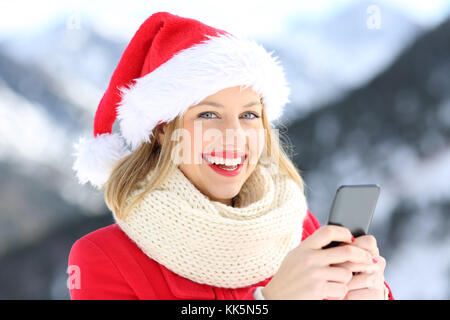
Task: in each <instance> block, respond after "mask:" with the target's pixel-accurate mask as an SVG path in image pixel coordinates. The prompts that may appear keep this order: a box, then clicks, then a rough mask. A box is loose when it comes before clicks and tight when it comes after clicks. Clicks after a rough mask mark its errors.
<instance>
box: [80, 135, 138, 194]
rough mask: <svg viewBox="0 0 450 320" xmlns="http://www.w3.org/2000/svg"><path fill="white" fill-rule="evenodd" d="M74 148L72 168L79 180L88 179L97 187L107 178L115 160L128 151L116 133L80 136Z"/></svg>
mask: <svg viewBox="0 0 450 320" xmlns="http://www.w3.org/2000/svg"><path fill="white" fill-rule="evenodd" d="M74 148H75V150H76V152H75V153H74V154H73V155H75V157H76V160H75V162H74V164H73V167H72V168H73V170H75V172H76V175H77V178H78V180H79V182H80V183H81V184H85V183H86V182H88V181H89V182H90V183H91V184H92V185H94V186H96V187H98V188H99V187H101V186H102V185H103V184H104V183H105V182H106V181H107V180H108V178H109V175H110V174H111V171H112V169H113V167H114V165H115V164H116V162H117V161H118V160H120V159H121V158H123V157H124V156H126V155H127V154H129V153H130V151H129V150H128V149H127V148H126V146H125V143H124V140H123V139H122V138H121V137H120V136H119V135H118V134H117V133H113V134H109V133H105V134H100V135H98V136H97V137H95V138H94V137H89V138H86V137H80V139H79V141H78V143H76V144H74Z"/></svg>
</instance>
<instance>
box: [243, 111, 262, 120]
mask: <svg viewBox="0 0 450 320" xmlns="http://www.w3.org/2000/svg"><path fill="white" fill-rule="evenodd" d="M247 114H250V115H253V118H247V119H249V120H251V119H258V118H259V115H257V114H256V113H254V112H248V113H246V114H244V116H245V115H247Z"/></svg>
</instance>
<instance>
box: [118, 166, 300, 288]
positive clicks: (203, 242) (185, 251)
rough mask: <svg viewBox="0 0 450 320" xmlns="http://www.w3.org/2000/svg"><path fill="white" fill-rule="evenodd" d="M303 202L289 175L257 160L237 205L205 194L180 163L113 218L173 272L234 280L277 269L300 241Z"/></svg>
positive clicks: (231, 284) (233, 284)
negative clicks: (123, 215) (124, 212)
mask: <svg viewBox="0 0 450 320" xmlns="http://www.w3.org/2000/svg"><path fill="white" fill-rule="evenodd" d="M146 179H148V177H147V178H146ZM146 179H144V182H145V181H146ZM143 187H144V186H142V188H143ZM140 188H141V187H140ZM140 188H138V189H137V190H136V191H135V192H140V191H142V190H141V189H140ZM306 210H307V202H306V199H305V195H304V193H303V192H302V191H301V189H300V188H299V187H298V185H297V184H296V183H295V182H294V180H292V179H291V178H290V177H289V176H288V175H287V173H285V171H282V169H276V168H275V166H274V165H273V164H272V165H263V164H262V163H261V162H259V164H258V165H257V166H256V168H255V170H254V171H253V172H252V174H251V175H250V176H249V178H248V179H247V181H246V182H245V183H244V185H243V186H242V188H241V191H240V193H239V194H238V195H237V197H236V198H235V206H234V207H232V206H227V205H225V204H223V203H221V202H217V201H212V200H210V199H209V198H208V197H207V196H205V195H204V194H203V193H201V192H200V191H199V190H198V189H197V188H196V187H195V186H194V185H193V184H192V183H191V181H190V180H189V179H188V178H187V177H186V176H185V175H184V174H183V172H182V171H181V170H180V169H179V168H177V169H176V171H175V173H174V174H173V175H171V176H170V178H169V179H168V180H166V182H165V183H163V184H162V185H161V186H160V187H159V188H158V189H155V190H153V191H152V192H149V193H148V194H147V195H146V196H145V198H144V199H143V201H141V202H140V203H139V204H138V205H136V206H135V207H134V208H133V210H132V211H131V212H130V214H129V215H128V216H127V217H126V218H125V219H124V220H120V219H118V218H117V217H116V216H115V215H114V218H115V220H116V222H117V223H118V225H119V226H120V227H121V229H122V230H123V231H124V232H125V233H126V234H127V235H128V237H129V238H130V239H131V240H133V241H134V242H135V243H136V244H137V246H138V247H139V248H141V250H142V251H143V252H144V253H145V254H146V255H147V256H149V257H150V258H152V259H154V260H155V261H157V262H159V263H160V264H162V265H164V266H165V267H166V268H168V269H169V270H171V271H173V272H174V273H176V274H178V275H180V276H182V277H185V278H188V279H190V280H192V281H194V282H197V283H204V284H209V285H212V286H216V287H223V288H239V287H246V286H249V285H252V284H255V283H257V282H260V281H262V280H265V279H267V278H268V277H270V276H272V275H274V274H275V272H276V271H277V270H278V268H279V267H280V264H281V262H282V261H283V259H284V258H285V256H286V254H287V253H288V252H289V251H290V250H292V249H293V248H294V247H296V246H297V245H298V244H299V243H300V241H301V237H302V231H303V219H304V217H305V215H306Z"/></svg>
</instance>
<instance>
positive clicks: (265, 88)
mask: <svg viewBox="0 0 450 320" xmlns="http://www.w3.org/2000/svg"><path fill="white" fill-rule="evenodd" d="M288 95H289V89H288V87H287V84H286V80H285V78H284V73H283V70H282V68H281V66H280V65H279V64H278V61H277V60H276V59H274V58H272V57H271V55H270V54H269V53H267V52H266V51H265V49H264V48H263V47H262V46H259V45H257V44H256V43H255V42H252V41H248V40H244V39H240V38H238V37H235V36H233V35H231V34H229V33H227V32H225V31H223V30H220V29H216V28H212V27H210V26H207V25H205V24H203V23H201V22H199V21H196V20H193V19H188V18H182V17H179V16H177V15H173V14H170V13H168V12H159V13H155V14H153V15H152V16H151V17H150V18H148V19H147V20H146V21H145V22H144V23H143V24H142V25H141V27H140V28H139V30H138V31H137V32H136V34H135V36H134V37H133V39H132V40H131V41H130V44H129V45H128V46H127V48H126V50H125V51H124V53H123V55H122V58H121V60H120V62H119V64H118V66H117V68H116V70H115V71H114V74H113V76H112V78H111V81H110V84H109V87H108V89H107V90H106V92H105V94H104V96H103V98H102V100H101V101H100V104H99V107H98V109H97V112H96V116H95V121H94V137H92V138H88V139H86V138H81V139H80V141H79V143H78V144H77V145H76V149H77V153H76V156H77V159H76V161H75V164H74V169H75V171H76V173H77V177H78V178H79V180H80V182H81V183H86V182H88V181H89V182H90V183H91V184H92V185H94V186H96V187H98V188H104V189H105V201H106V204H107V205H108V208H109V209H110V210H111V211H112V213H113V216H114V219H115V221H116V223H114V224H112V225H110V226H107V227H104V228H101V229H99V230H96V231H94V232H91V233H90V234H88V235H86V236H84V237H82V238H81V239H79V240H77V241H76V242H75V244H74V245H73V246H72V249H71V252H70V256H69V281H68V284H69V289H70V294H71V298H72V299H393V297H392V294H391V292H390V289H389V287H388V286H387V284H386V283H385V282H384V276H383V274H384V269H385V264H386V263H385V260H384V259H383V258H382V257H381V256H380V255H379V251H378V248H377V244H376V240H375V238H374V237H373V236H371V235H367V236H361V237H358V238H356V239H354V238H353V236H352V235H351V233H350V231H349V230H348V229H346V228H343V227H338V226H325V227H320V225H319V223H318V221H317V219H316V218H315V217H314V215H313V214H312V213H311V212H310V211H309V210H308V209H307V202H306V198H305V195H304V183H303V180H302V178H301V176H300V174H299V173H298V170H297V168H296V167H295V165H294V164H293V163H292V162H291V160H290V159H289V157H288V156H287V155H286V153H285V151H284V150H283V148H282V146H280V144H279V141H280V140H279V137H278V135H277V131H276V130H275V129H274V128H272V127H271V123H272V122H273V121H275V120H276V119H278V118H279V116H280V115H281V113H282V109H283V107H284V105H285V104H286V103H287V102H288V101H289V100H288ZM116 119H119V120H120V131H121V135H122V136H123V138H124V139H125V141H126V142H127V143H128V145H129V146H130V147H131V150H129V149H128V148H127V147H126V145H125V144H124V142H123V140H122V137H120V135H119V134H117V133H112V127H113V124H114V122H115V120H116ZM331 241H341V242H342V244H341V245H340V246H338V247H335V248H329V249H322V247H324V246H325V245H327V244H328V243H330V242H331Z"/></svg>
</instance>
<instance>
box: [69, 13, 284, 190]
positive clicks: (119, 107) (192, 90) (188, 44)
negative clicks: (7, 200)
mask: <svg viewBox="0 0 450 320" xmlns="http://www.w3.org/2000/svg"><path fill="white" fill-rule="evenodd" d="M272 53H273V51H272V52H270V53H268V52H267V51H266V50H265V49H264V48H263V47H262V46H261V45H259V44H257V43H256V42H254V41H250V40H247V39H243V38H240V37H236V36H234V35H232V34H230V33H228V32H226V31H223V30H220V29H216V28H213V27H210V26H208V25H205V24H203V23H201V22H199V21H197V20H194V19H189V18H183V17H180V16H178V15H174V14H170V13H168V12H158V13H155V14H153V15H151V16H150V17H149V18H148V19H147V20H146V21H145V22H144V23H143V24H142V25H141V26H140V27H139V29H138V30H137V32H136V34H135V35H134V36H133V38H132V39H131V41H130V43H129V44H128V46H127V47H126V49H125V51H124V52H123V54H122V57H121V59H120V61H119V64H118V65H117V67H116V69H115V71H114V73H113V75H112V77H111V81H110V83H109V86H108V88H107V89H106V92H105V93H104V95H103V97H102V99H101V101H100V103H99V105H98V108H97V111H96V114H95V119H94V135H93V137H89V138H86V137H81V138H80V139H79V141H78V142H77V143H76V144H75V145H74V147H75V150H76V152H75V153H74V155H75V157H76V160H75V163H74V165H73V169H74V170H75V171H76V175H77V177H78V180H79V182H80V183H81V184H84V183H86V182H88V181H89V182H90V183H91V184H92V185H94V186H97V187H101V186H102V185H103V184H104V183H105V182H106V181H107V180H108V178H109V175H110V173H111V170H112V169H113V167H114V164H116V163H117V161H118V160H120V159H121V158H122V157H124V156H126V155H127V154H129V153H130V152H132V151H134V150H135V149H137V147H138V146H139V145H140V144H141V143H142V142H146V141H149V139H150V137H151V134H152V130H153V129H154V128H155V126H157V125H158V124H160V123H162V122H169V121H171V120H173V119H174V118H175V117H177V116H178V115H182V114H184V112H185V111H186V110H187V109H188V108H189V107H190V106H193V105H195V104H198V103H199V102H200V101H202V100H203V99H204V98H206V97H207V96H209V95H212V94H214V93H216V92H218V91H220V90H222V89H225V88H229V87H234V86H239V85H247V86H249V87H251V88H252V89H253V90H254V91H255V92H257V93H258V94H259V95H260V96H261V97H262V99H263V102H264V105H265V111H266V114H267V118H268V120H269V122H273V121H274V120H276V119H278V118H279V117H280V116H281V114H282V111H283V107H284V105H285V104H286V103H288V102H290V101H289V94H290V89H289V87H288V84H287V81H286V79H285V76H284V72H283V69H282V67H281V65H280V64H279V61H278V60H277V59H278V58H277V57H272ZM116 119H118V120H119V125H120V134H119V133H112V127H113V124H114V121H116Z"/></svg>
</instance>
